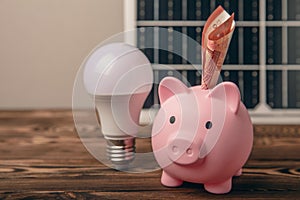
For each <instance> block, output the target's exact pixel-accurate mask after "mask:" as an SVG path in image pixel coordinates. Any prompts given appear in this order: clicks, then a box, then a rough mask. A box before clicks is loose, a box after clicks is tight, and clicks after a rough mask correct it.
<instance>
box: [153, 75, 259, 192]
mask: <svg viewBox="0 0 300 200" xmlns="http://www.w3.org/2000/svg"><path fill="white" fill-rule="evenodd" d="M158 93H159V98H160V102H161V108H160V110H159V111H158V114H157V116H156V118H155V120H154V124H153V127H152V148H153V152H154V155H155V158H156V160H157V162H158V164H159V165H160V167H161V168H162V169H163V172H162V176H161V183H162V184H163V185H165V186H168V187H176V186H180V185H181V184H182V183H183V181H188V182H194V183H203V184H204V188H205V190H207V191H208V192H211V193H215V194H224V193H227V192H229V191H230V190H231V187H232V177H233V176H239V175H241V173H242V167H243V165H244V164H245V162H246V161H247V159H248V157H249V155H250V152H251V149H252V143H253V127H252V123H251V120H250V117H249V114H248V111H247V109H246V108H245V106H244V104H243V103H242V102H241V100H240V99H241V97H240V92H239V90H238V88H237V86H236V85H235V84H233V83H231V82H223V83H220V84H218V85H217V86H215V87H214V88H213V89H211V90H203V89H201V86H194V87H191V88H188V87H186V86H185V85H184V84H183V83H182V82H181V81H179V80H178V79H176V78H173V77H166V78H164V79H163V80H162V81H161V83H160V85H159V89H158Z"/></svg>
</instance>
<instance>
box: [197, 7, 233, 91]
mask: <svg viewBox="0 0 300 200" xmlns="http://www.w3.org/2000/svg"><path fill="white" fill-rule="evenodd" d="M234 28H235V21H234V13H233V14H232V15H231V16H230V15H229V14H228V13H227V12H226V11H225V10H224V9H223V8H222V6H219V7H218V8H217V9H216V10H215V11H214V12H213V13H212V14H211V15H210V16H209V18H208V19H207V22H206V23H205V26H204V29H203V33H202V84H201V87H202V89H210V88H213V87H214V86H215V85H216V84H217V82H218V78H219V75H220V71H221V68H222V65H223V63H224V60H225V57H226V54H227V50H228V47H229V44H230V40H231V37H232V34H233V31H234Z"/></svg>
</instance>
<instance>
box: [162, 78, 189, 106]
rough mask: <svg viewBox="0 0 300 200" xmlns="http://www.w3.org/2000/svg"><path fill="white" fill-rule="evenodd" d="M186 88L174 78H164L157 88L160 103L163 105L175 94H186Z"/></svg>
mask: <svg viewBox="0 0 300 200" xmlns="http://www.w3.org/2000/svg"><path fill="white" fill-rule="evenodd" d="M187 91H188V88H187V87H186V86H185V85H184V83H182V82H181V81H180V80H178V79H177V78H174V77H166V78H164V79H163V80H162V81H161V82H160V84H159V87H158V95H159V100H160V103H164V102H165V101H166V100H167V99H168V98H170V97H172V96H174V95H175V94H179V93H184V92H187Z"/></svg>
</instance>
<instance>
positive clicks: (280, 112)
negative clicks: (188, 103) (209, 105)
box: [0, 0, 300, 123]
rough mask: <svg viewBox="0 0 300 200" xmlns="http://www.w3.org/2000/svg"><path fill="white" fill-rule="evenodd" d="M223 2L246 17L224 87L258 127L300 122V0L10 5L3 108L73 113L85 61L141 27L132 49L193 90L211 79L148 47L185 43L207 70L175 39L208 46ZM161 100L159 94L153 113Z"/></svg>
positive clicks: (6, 7) (2, 51) (4, 24)
mask: <svg viewBox="0 0 300 200" xmlns="http://www.w3.org/2000/svg"><path fill="white" fill-rule="evenodd" d="M219 5H222V6H223V7H224V9H225V10H227V11H228V12H229V13H230V14H231V13H232V12H234V13H235V20H236V30H235V32H234V35H233V38H232V41H231V44H230V47H229V51H228V54H227V57H226V60H225V65H224V66H223V68H222V69H223V70H222V73H221V75H222V78H223V80H230V81H233V82H235V83H236V84H237V85H238V86H239V89H240V91H241V94H242V100H243V102H244V103H245V105H246V107H247V108H248V109H249V111H250V114H251V116H252V117H253V118H255V117H258V118H257V119H258V120H259V121H258V122H262V123H270V122H276V120H281V122H284V121H285V122H287V123H288V122H292V123H298V122H299V120H300V109H299V108H300V71H299V70H300V39H299V38H300V21H299V20H300V0H288V1H287V0H261V1H259V0H252V1H246V0H238V1H232V0H211V1H207V0H125V1H122V0H114V1H109V0H101V1H99V0H89V1H84V0H72V1H71V0H63V1H61V0H51V1H50V0H42V1H41V0H26V1H22V0H1V1H0V27H1V29H0V30H1V31H0V43H1V46H0V94H1V98H0V109H40V108H43V109H47V108H71V102H72V87H73V81H74V79H75V76H76V72H77V70H78V69H79V67H80V64H81V63H82V61H83V60H84V58H85V57H86V56H87V55H88V53H89V52H90V51H91V50H92V49H93V48H94V47H95V46H96V45H97V44H99V43H101V42H102V41H104V40H105V39H107V38H109V37H110V36H112V35H114V34H116V33H119V32H122V31H124V30H129V29H134V28H139V29H138V31H137V34H136V36H135V37H134V38H129V39H128V38H127V39H126V40H128V41H126V42H130V43H133V44H135V45H137V46H138V47H139V48H140V49H142V50H143V51H144V53H145V54H146V55H147V57H148V58H149V60H150V61H151V62H152V63H154V64H155V65H154V69H155V71H154V76H155V77H154V78H155V79H156V82H159V80H161V79H162V78H163V77H164V76H166V75H172V74H174V73H173V72H172V70H168V69H164V68H163V67H159V65H169V66H171V67H172V66H174V67H175V68H176V69H178V71H179V72H180V74H181V75H182V77H184V78H186V79H187V80H188V81H189V83H190V84H191V85H196V84H200V83H201V73H199V71H196V70H194V69H193V68H191V67H190V62H188V61H186V60H184V59H182V58H181V57H180V56H178V55H175V54H173V53H172V52H168V51H163V50H158V49H153V48H152V49H151V48H145V47H146V46H149V45H150V46H151V44H153V43H157V45H158V46H159V47H164V48H166V49H170V51H171V50H172V49H173V48H174V47H175V46H176V48H181V49H182V51H183V54H187V55H188V57H190V58H191V60H192V63H193V64H200V63H201V60H200V59H201V56H200V55H201V54H200V49H196V48H195V49H193V47H186V45H185V41H177V40H174V39H173V38H174V33H175V32H176V31H178V32H180V33H183V34H187V35H188V36H190V37H191V38H193V39H194V40H196V41H198V42H199V43H200V42H201V34H202V28H203V26H204V24H205V21H206V20H207V18H208V16H209V15H210V13H211V12H212V11H213V10H214V9H215V8H216V7H217V6H219ZM147 27H162V28H167V29H168V32H169V34H168V35H167V36H163V37H162V35H161V34H160V32H159V31H155V30H156V29H155V28H154V29H150V30H152V31H146V30H148V29H147ZM184 51H186V52H184ZM179 78H180V77H179ZM156 103H158V97H157V94H156V87H154V89H153V91H152V93H151V95H150V96H149V98H148V100H147V101H146V104H145V108H150V107H151V106H152V105H153V104H156ZM274 117H277V118H274ZM263 119H264V120H263ZM265 119H267V120H265Z"/></svg>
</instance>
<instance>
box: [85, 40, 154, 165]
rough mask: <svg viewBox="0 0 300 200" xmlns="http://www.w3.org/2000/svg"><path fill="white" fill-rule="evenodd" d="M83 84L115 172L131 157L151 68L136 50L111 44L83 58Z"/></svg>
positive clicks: (150, 83) (126, 45)
mask: <svg viewBox="0 0 300 200" xmlns="http://www.w3.org/2000/svg"><path fill="white" fill-rule="evenodd" d="M83 81H84V85H85V88H86V90H87V92H88V93H89V94H91V95H92V96H93V97H94V98H95V107H96V109H97V111H98V113H99V117H100V123H101V130H102V133H103V135H104V137H105V139H106V141H107V148H106V150H107V155H108V158H109V160H110V161H111V162H112V164H113V165H114V168H115V169H122V168H126V167H127V166H128V164H130V162H132V161H133V159H134V157H135V137H136V135H137V133H138V128H139V115H140V111H141V109H142V107H143V104H144V102H145V100H146V98H147V96H148V94H149V93H150V91H151V88H152V83H153V71H152V67H151V64H150V62H149V60H148V59H147V57H146V56H145V55H144V54H143V53H142V52H141V51H140V50H139V49H138V48H136V47H134V46H131V45H128V44H125V43H111V44H107V45H105V46H102V47H99V48H97V49H96V50H95V51H94V52H92V54H91V55H90V56H89V57H88V58H87V60H86V62H85V63H84V73H83Z"/></svg>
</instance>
